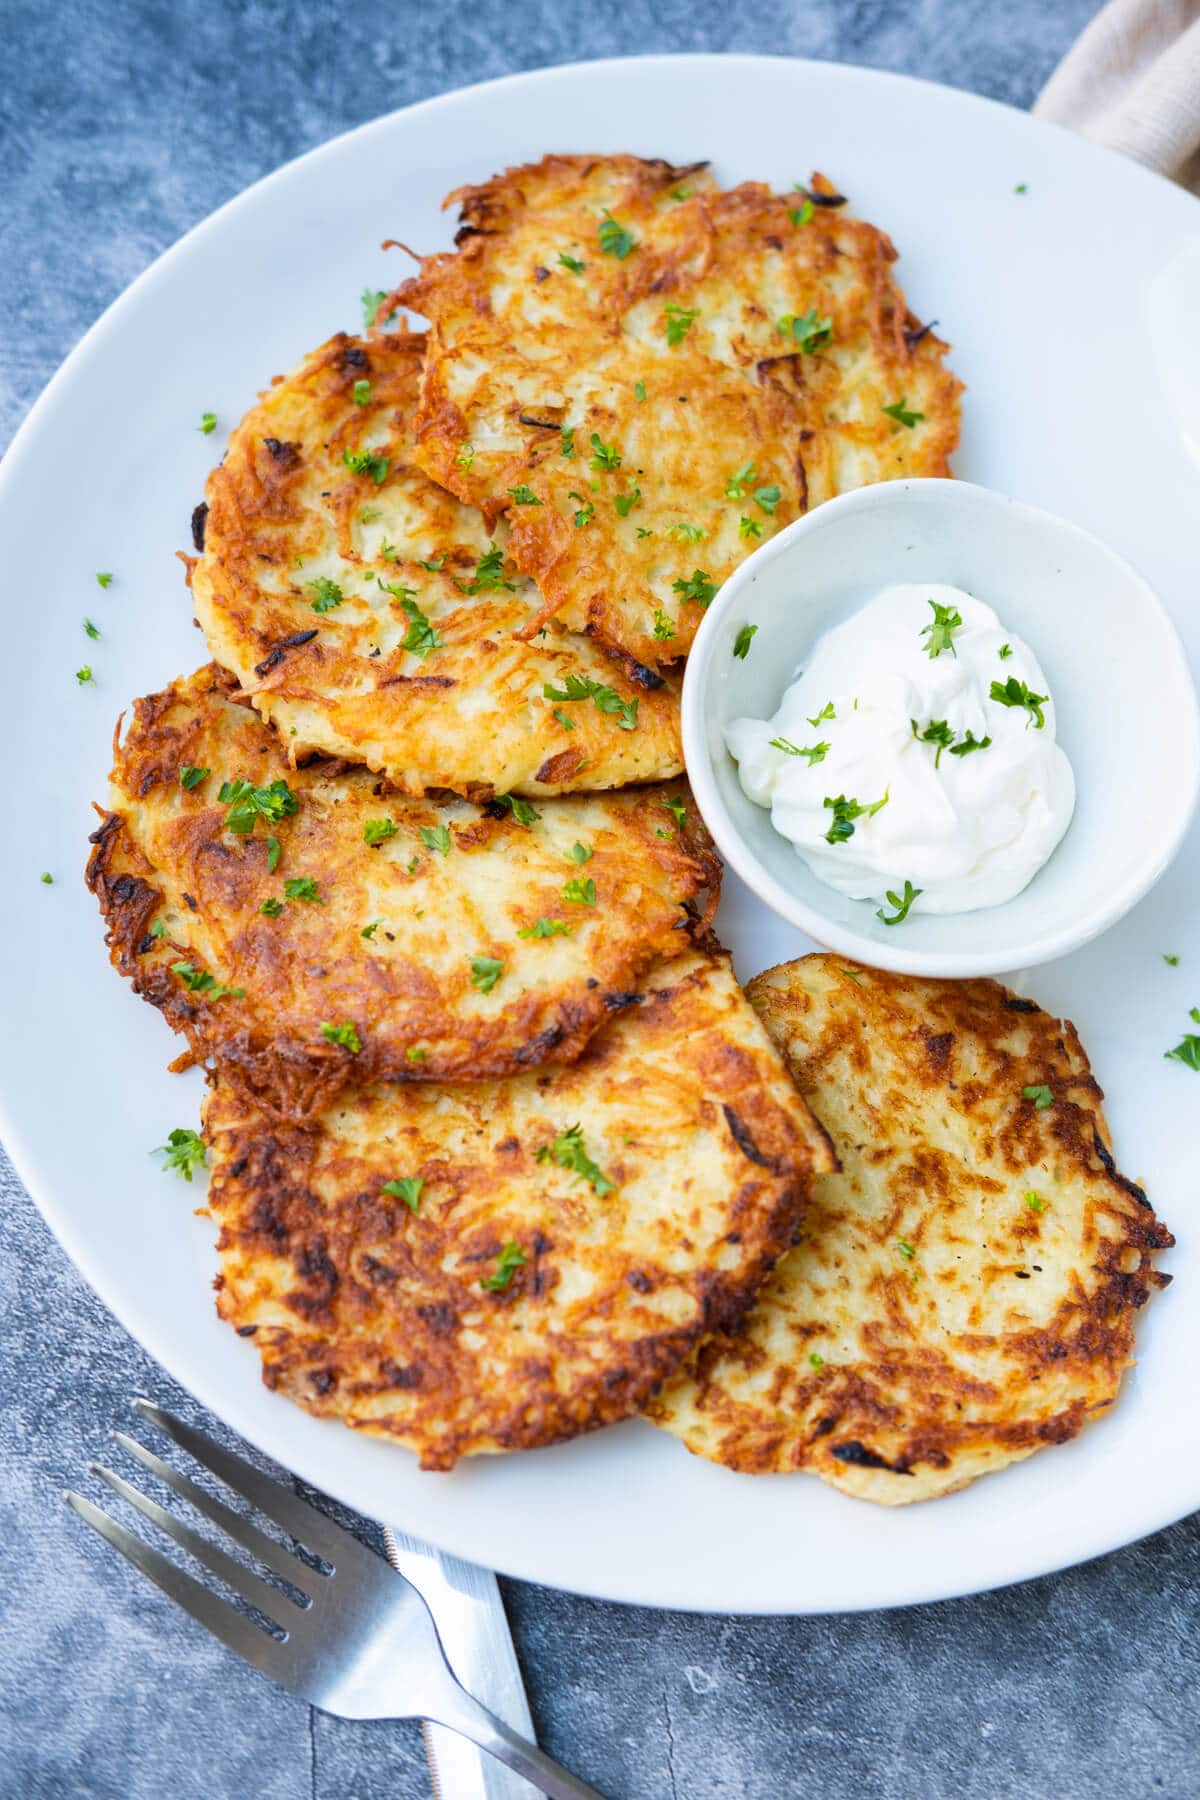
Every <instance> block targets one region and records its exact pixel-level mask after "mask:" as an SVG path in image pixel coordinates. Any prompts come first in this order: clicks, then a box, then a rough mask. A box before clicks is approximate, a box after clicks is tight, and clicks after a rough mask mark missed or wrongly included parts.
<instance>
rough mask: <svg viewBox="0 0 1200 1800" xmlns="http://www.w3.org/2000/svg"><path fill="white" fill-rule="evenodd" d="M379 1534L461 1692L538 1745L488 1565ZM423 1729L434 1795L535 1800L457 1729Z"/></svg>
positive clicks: (536, 1794) (535, 1791)
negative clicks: (424, 1610)
mask: <svg viewBox="0 0 1200 1800" xmlns="http://www.w3.org/2000/svg"><path fill="white" fill-rule="evenodd" d="M383 1539H384V1544H385V1547H386V1549H387V1553H388V1559H389V1561H390V1562H391V1563H392V1565H393V1566H394V1567H395V1568H397V1569H399V1571H400V1573H401V1574H402V1575H404V1576H406V1577H407V1578H408V1580H409V1581H411V1582H412V1584H413V1586H414V1587H415V1588H416V1589H417V1590H418V1592H419V1593H420V1594H421V1595H422V1596H423V1597H424V1599H425V1601H426V1603H427V1604H428V1606H429V1610H430V1612H431V1613H432V1614H433V1620H434V1624H435V1625H436V1626H437V1631H438V1636H439V1637H440V1638H441V1640H442V1648H443V1649H444V1650H445V1652H446V1657H447V1659H448V1661H449V1663H450V1666H451V1668H452V1669H453V1670H454V1673H455V1674H456V1675H457V1676H458V1678H459V1680H460V1681H461V1682H462V1684H463V1686H464V1687H465V1688H466V1690H467V1692H468V1693H470V1694H474V1696H475V1698H476V1699H477V1700H478V1701H480V1702H481V1703H482V1704H483V1705H484V1706H486V1707H487V1708H488V1709H489V1711H491V1712H494V1713H495V1714H496V1716H497V1717H498V1718H500V1719H503V1720H504V1723H505V1724H506V1725H511V1726H512V1728H513V1730H514V1731H519V1732H520V1733H521V1735H522V1736H523V1737H527V1738H528V1739H529V1740H530V1742H531V1743H536V1742H537V1739H536V1738H535V1736H534V1731H533V1720H532V1719H531V1718H530V1716H529V1702H528V1700H527V1699H526V1697H525V1684H524V1682H523V1681H522V1679H521V1668H520V1664H519V1663H518V1662H517V1653H516V1651H515V1649H514V1648H513V1641H512V1634H511V1632H510V1631H509V1629H508V1620H507V1619H506V1618H505V1616H504V1603H503V1601H502V1600H501V1598H500V1589H499V1587H498V1586H497V1584H496V1577H495V1576H494V1575H493V1574H492V1572H491V1570H490V1569H480V1568H477V1567H476V1566H475V1564H474V1563H466V1562H460V1561H459V1560H458V1558H457V1557H456V1556H443V1555H442V1553H441V1551H440V1550H434V1549H432V1548H431V1547H430V1546H429V1545H428V1544H422V1543H419V1542H418V1541H417V1539H416V1538H410V1537H408V1536H406V1535H405V1533H404V1532H402V1531H398V1530H397V1529H396V1527H395V1526H393V1525H385V1526H384V1528H383ZM421 1729H422V1731H423V1732H424V1734H425V1754H426V1756H427V1757H428V1758H429V1777H430V1781H431V1783H432V1787H433V1800H540V1796H541V1789H540V1788H535V1787H532V1786H531V1785H530V1783H529V1782H528V1781H524V1780H523V1779H522V1778H521V1776H519V1775H514V1774H513V1772H512V1771H511V1769H506V1768H505V1767H504V1765H503V1764H502V1763H498V1762H497V1761H496V1760H495V1759H494V1758H493V1757H490V1756H486V1755H485V1754H484V1752H483V1751H482V1750H477V1749H476V1748H475V1745H474V1744H470V1743H468V1742H467V1740H466V1738H464V1737H459V1735H458V1733H457V1732H456V1731H449V1730H447V1729H446V1727H445V1726H444V1725H431V1724H429V1723H428V1722H426V1723H425V1724H424V1725H422V1727H421Z"/></svg>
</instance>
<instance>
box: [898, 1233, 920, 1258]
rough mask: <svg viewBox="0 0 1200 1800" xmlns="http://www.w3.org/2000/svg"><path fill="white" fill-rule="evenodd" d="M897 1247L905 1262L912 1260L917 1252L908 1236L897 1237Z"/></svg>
mask: <svg viewBox="0 0 1200 1800" xmlns="http://www.w3.org/2000/svg"><path fill="white" fill-rule="evenodd" d="M896 1248H897V1250H898V1251H899V1252H900V1254H901V1256H902V1257H903V1258H904V1260H905V1262H911V1261H912V1259H913V1257H914V1256H915V1255H916V1254H917V1253H916V1250H915V1249H914V1248H913V1246H912V1245H911V1244H910V1243H909V1241H908V1239H907V1238H900V1237H898V1238H897V1239H896Z"/></svg>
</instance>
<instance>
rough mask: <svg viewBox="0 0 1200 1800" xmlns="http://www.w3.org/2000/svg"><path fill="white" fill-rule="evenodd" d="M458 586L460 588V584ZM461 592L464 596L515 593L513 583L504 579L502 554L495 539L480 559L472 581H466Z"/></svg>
mask: <svg viewBox="0 0 1200 1800" xmlns="http://www.w3.org/2000/svg"><path fill="white" fill-rule="evenodd" d="M459 586H460V587H461V586H462V583H461V582H460V583H459ZM462 591H463V593H464V594H497V593H501V592H503V593H506V594H511V593H514V592H515V591H516V587H515V583H514V582H511V581H505V579H504V552H503V550H501V548H500V546H499V545H498V544H497V543H496V541H495V539H493V540H492V542H491V543H490V544H489V545H488V548H487V550H486V551H485V552H484V554H483V555H482V556H481V557H480V559H479V562H478V564H477V566H476V569H475V578H474V580H473V581H468V582H467V584H466V586H465V587H463V589H462Z"/></svg>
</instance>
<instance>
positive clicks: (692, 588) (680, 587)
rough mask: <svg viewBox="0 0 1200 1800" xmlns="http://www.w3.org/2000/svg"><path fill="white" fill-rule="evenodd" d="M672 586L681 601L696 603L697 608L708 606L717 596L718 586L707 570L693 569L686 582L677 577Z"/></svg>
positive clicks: (681, 577)
mask: <svg viewBox="0 0 1200 1800" xmlns="http://www.w3.org/2000/svg"><path fill="white" fill-rule="evenodd" d="M671 586H672V588H673V589H674V591H675V592H676V593H677V594H678V595H679V597H680V599H681V600H684V601H687V600H691V601H694V602H695V604H696V605H697V606H708V605H709V604H710V603H711V602H712V601H713V600H715V599H716V596H717V584H716V582H715V581H713V579H712V577H711V576H710V575H709V573H708V570H707V569H693V570H692V572H691V574H690V575H689V576H688V577H687V579H686V580H685V579H684V578H683V576H682V575H680V576H677V577H676V579H675V580H674V581H673V582H672V583H671Z"/></svg>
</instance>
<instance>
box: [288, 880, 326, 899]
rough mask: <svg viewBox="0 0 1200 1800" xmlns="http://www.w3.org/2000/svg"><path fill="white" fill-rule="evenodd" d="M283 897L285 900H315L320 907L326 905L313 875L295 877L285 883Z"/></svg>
mask: <svg viewBox="0 0 1200 1800" xmlns="http://www.w3.org/2000/svg"><path fill="white" fill-rule="evenodd" d="M283 897H284V899H285V900H315V901H316V903H317V905H318V906H324V904H325V902H324V901H323V900H322V898H321V895H320V893H319V891H318V889H317V884H316V882H315V881H314V880H313V878H312V876H311V875H294V876H293V877H292V879H291V880H290V881H285V882H284V884H283Z"/></svg>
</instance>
